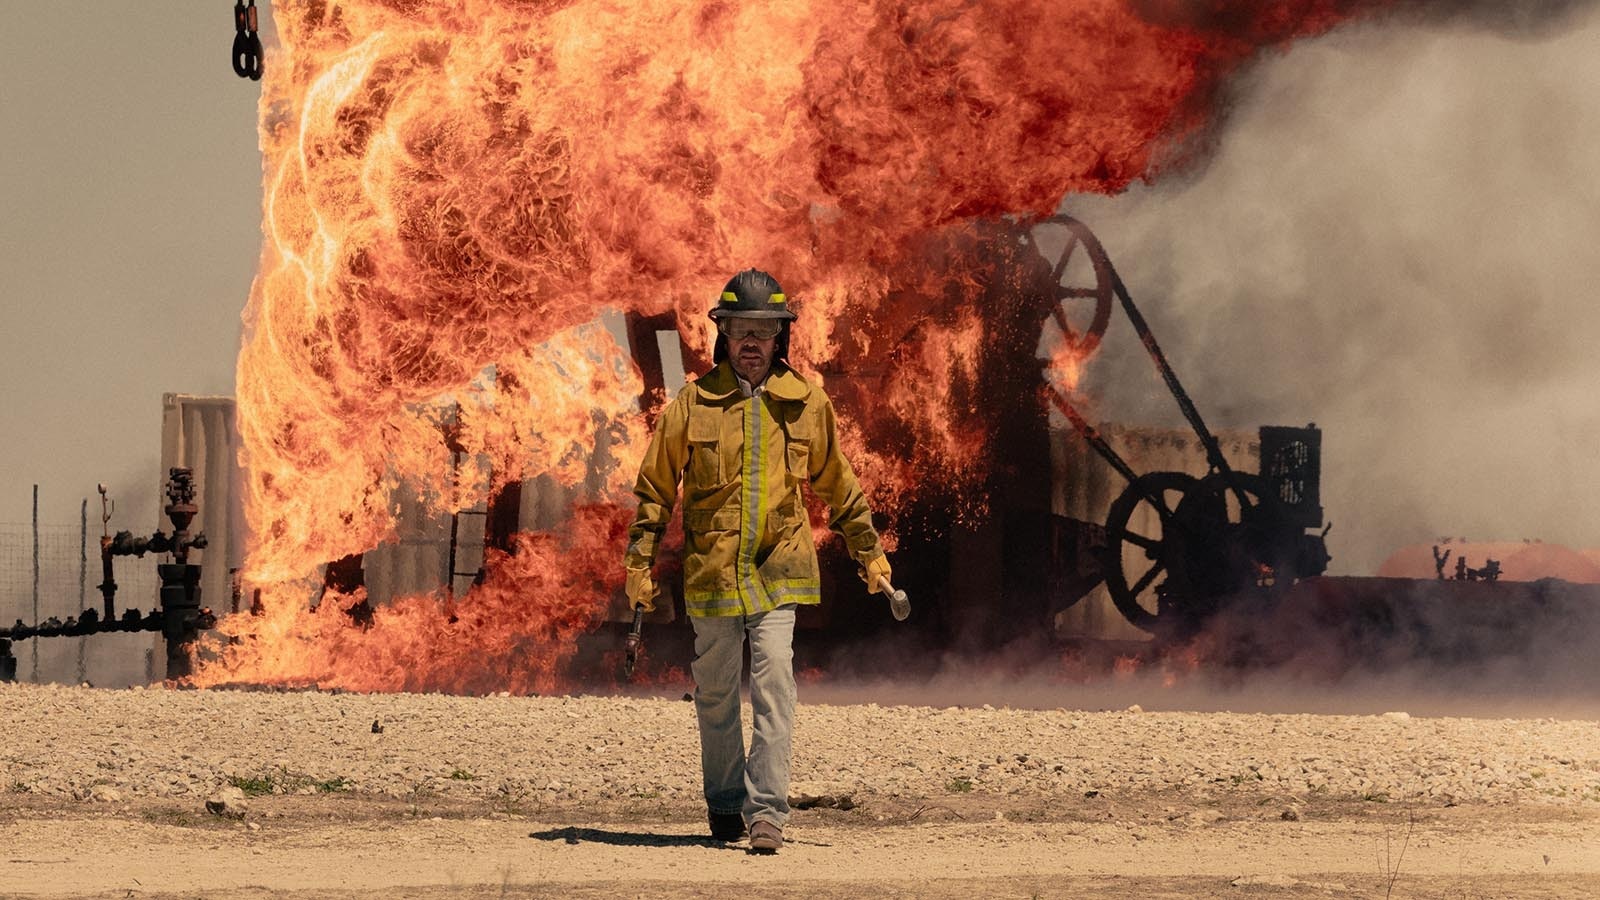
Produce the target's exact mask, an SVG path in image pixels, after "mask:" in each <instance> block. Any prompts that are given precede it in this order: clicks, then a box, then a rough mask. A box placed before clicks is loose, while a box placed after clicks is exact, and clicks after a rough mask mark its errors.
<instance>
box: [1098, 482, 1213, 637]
mask: <svg viewBox="0 0 1600 900" xmlns="http://www.w3.org/2000/svg"><path fill="white" fill-rule="evenodd" d="M1197 484H1199V481H1198V479H1196V478H1194V477H1193V476H1191V475H1185V474H1184V473H1182V472H1151V473H1149V474H1146V475H1141V476H1139V477H1138V478H1136V479H1134V481H1133V482H1132V483H1131V484H1129V485H1128V487H1127V489H1126V490H1124V491H1123V492H1122V494H1121V495H1119V496H1118V497H1117V499H1116V500H1114V501H1112V503H1111V509H1110V511H1109V512H1107V514H1106V546H1107V556H1108V559H1107V560H1106V566H1105V579H1106V590H1107V591H1109V592H1110V594H1111V602H1112V603H1113V604H1115V605H1116V607H1117V612H1120V613H1122V617H1123V618H1125V619H1127V620H1128V621H1129V622H1130V623H1132V624H1133V625H1134V627H1136V628H1140V629H1143V630H1144V631H1149V632H1152V633H1154V632H1157V631H1160V630H1161V628H1162V624H1163V623H1164V622H1167V621H1171V619H1172V618H1174V617H1175V612H1174V609H1175V608H1174V606H1173V602H1172V595H1173V592H1174V589H1175V588H1180V587H1181V581H1182V579H1183V571H1182V570H1183V568H1184V560H1183V559H1182V557H1181V550H1182V542H1181V541H1180V540H1178V539H1177V537H1176V535H1177V534H1178V532H1179V530H1180V526H1179V525H1178V521H1177V515H1178V508H1179V507H1180V506H1181V505H1182V504H1183V500H1184V498H1185V497H1187V496H1188V494H1189V492H1190V491H1192V490H1194V488H1195V486H1196V485H1197ZM1175 577H1176V579H1177V580H1178V582H1179V583H1178V584H1174V583H1173V582H1174V578H1175ZM1179 593H1181V591H1179Z"/></svg>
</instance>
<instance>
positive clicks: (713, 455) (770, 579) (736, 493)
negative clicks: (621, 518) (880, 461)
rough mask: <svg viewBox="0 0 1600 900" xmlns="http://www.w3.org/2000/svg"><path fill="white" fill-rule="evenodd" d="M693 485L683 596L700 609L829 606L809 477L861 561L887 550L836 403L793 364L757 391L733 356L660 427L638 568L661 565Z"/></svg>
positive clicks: (633, 559) (645, 472) (637, 532)
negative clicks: (662, 549)
mask: <svg viewBox="0 0 1600 900" xmlns="http://www.w3.org/2000/svg"><path fill="white" fill-rule="evenodd" d="M680 481H681V483H682V485H683V530H684V557H683V581H684V585H683V599H684V605H685V606H686V607H687V608H688V612H689V614H690V615H692V616H733V615H739V614H747V615H748V614H753V613H758V612H764V611H766V610H769V609H774V608H776V607H777V606H779V605H781V604H784V603H818V602H820V601H821V599H822V592H821V581H820V579H819V578H818V576H817V551H816V547H815V546H814V544H813V543H812V539H811V524H810V522H809V521H808V519H807V516H806V509H805V504H804V503H803V502H802V500H801V496H800V483H801V482H807V483H809V484H810V485H811V489H812V490H813V491H814V492H816V494H817V496H819V497H821V498H822V499H823V500H824V501H825V502H826V503H827V504H828V508H829V510H830V511H831V517H830V521H829V524H830V526H831V527H832V528H833V530H834V531H837V532H839V533H840V534H841V535H842V536H843V537H844V540H845V543H846V544H847V545H848V546H849V548H850V553H851V555H852V556H853V557H855V558H856V560H857V561H859V562H862V563H865V562H866V561H867V560H869V559H872V558H874V557H876V556H878V555H880V554H881V553H882V552H883V551H882V550H881V549H880V548H879V545H878V533H877V531H875V530H874V529H873V527H872V512H871V510H869V509H868V508H867V501H866V497H865V496H864V495H863V494H862V492H861V485H860V484H859V483H858V482H857V481H856V476H855V472H854V471H853V470H852V469H851V468H850V463H849V462H847V461H846V460H845V458H844V456H843V455H841V454H840V452H839V444H838V439H837V435H836V433H835V428H834V416H833V404H832V403H831V402H829V400H828V398H827V396H826V395H825V394H823V392H822V390H821V388H818V387H815V386H813V385H811V384H809V383H808V382H806V380H805V379H803V378H801V377H800V376H799V375H798V374H796V373H795V372H794V370H792V369H790V368H788V367H787V366H785V365H783V364H782V363H777V364H775V365H774V368H773V372H772V374H771V375H769V376H768V377H767V380H766V382H765V383H764V384H763V390H762V391H761V393H760V394H758V395H757V396H755V397H746V396H744V394H743V393H742V392H741V391H740V390H739V385H738V382H737V381H736V380H735V377H734V373H733V369H732V367H731V366H729V365H728V363H726V362H723V363H720V364H718V365H717V367H716V368H715V369H712V370H711V371H710V372H708V373H707V374H706V375H705V376H703V377H701V378H700V379H698V380H697V381H695V382H693V383H691V384H689V385H686V386H685V387H684V389H683V390H682V391H680V392H679V393H678V396H677V397H676V398H675V399H674V400H673V401H672V403H670V404H668V406H667V408H666V410H665V411H663V412H662V414H661V420H660V421H659V422H658V423H656V432H655V435H654V436H653V437H652V438H651V440H650V447H649V449H647V450H646V451H645V455H644V461H643V463H642V464H641V465H640V467H639V480H638V481H637V482H636V483H635V485H634V488H633V492H634V494H635V495H636V496H637V497H638V498H639V512H638V514H637V515H636V516H635V517H634V521H633V527H631V528H630V529H629V530H628V553H627V558H626V564H627V566H628V567H629V568H649V567H650V566H652V565H653V564H654V563H655V558H656V550H657V548H658V547H659V546H660V543H661V535H662V533H663V532H665V531H666V527H667V522H668V520H669V519H671V518H672V506H673V504H674V502H676V500H677V496H678V485H679V483H680Z"/></svg>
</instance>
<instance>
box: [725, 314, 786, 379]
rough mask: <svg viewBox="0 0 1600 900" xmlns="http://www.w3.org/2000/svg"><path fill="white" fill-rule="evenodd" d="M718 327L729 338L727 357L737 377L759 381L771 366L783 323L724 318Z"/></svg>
mask: <svg viewBox="0 0 1600 900" xmlns="http://www.w3.org/2000/svg"><path fill="white" fill-rule="evenodd" d="M719 327H720V328H721V330H722V334H723V336H724V337H726V338H727V339H728V358H729V359H730V360H731V361H732V363H733V370H734V371H735V372H738V373H739V377H740V378H743V379H744V380H745V381H748V382H750V383H751V384H760V383H761V381H762V379H764V378H766V377H767V372H769V371H771V369H772V356H773V353H774V352H775V351H776V349H777V346H778V332H780V331H782V330H783V323H781V322H779V321H778V320H777V319H747V318H743V317H732V318H727V319H723V320H722V322H721V323H720V325H719Z"/></svg>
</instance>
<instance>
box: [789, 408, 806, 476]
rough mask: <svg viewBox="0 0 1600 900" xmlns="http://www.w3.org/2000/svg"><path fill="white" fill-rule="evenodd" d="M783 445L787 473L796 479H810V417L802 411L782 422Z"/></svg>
mask: <svg viewBox="0 0 1600 900" xmlns="http://www.w3.org/2000/svg"><path fill="white" fill-rule="evenodd" d="M784 433H785V447H784V451H785V454H786V455H787V457H788V464H789V475H790V477H792V478H794V479H796V480H798V481H805V482H809V481H810V480H811V436H812V434H813V432H812V429H811V418H810V417H809V416H807V415H805V414H804V412H803V411H802V413H801V414H800V415H799V416H797V417H795V418H794V419H793V420H791V421H788V422H785V423H784Z"/></svg>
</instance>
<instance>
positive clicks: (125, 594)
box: [0, 522, 161, 683]
mask: <svg viewBox="0 0 1600 900" xmlns="http://www.w3.org/2000/svg"><path fill="white" fill-rule="evenodd" d="M159 559H160V558H159V557H158V556H146V557H144V558H143V559H139V558H136V557H118V558H117V560H116V569H115V577H116V582H117V594H116V613H117V615H119V616H120V615H121V614H122V612H123V611H124V610H127V609H140V610H149V609H153V608H155V607H156V606H159V605H160V585H161V581H160V579H159V578H158V577H157V575H156V563H157V562H158V561H159ZM100 582H101V570H100V535H99V534H98V533H93V534H91V533H87V529H86V528H85V527H84V526H83V525H82V524H79V525H42V524H41V525H39V526H38V540H37V543H35V540H34V527H33V525H31V524H29V523H14V522H5V523H0V628H10V627H12V626H13V625H15V624H16V623H18V622H21V623H23V624H27V625H34V624H37V623H39V622H44V621H46V620H48V619H51V618H55V619H61V620H65V619H67V618H69V617H73V616H78V615H80V614H82V612H83V611H84V610H85V609H96V610H102V611H103V608H104V605H105V604H104V601H103V599H102V597H101V594H100V590H99V584H100ZM149 642H150V639H149V638H148V637H138V636H135V635H95V636H93V637H55V638H35V639H32V640H29V641H24V642H19V643H17V644H15V645H13V647H12V653H13V654H15V655H16V657H17V662H18V664H17V678H18V680H20V681H83V680H86V673H88V672H89V670H90V668H91V667H92V668H95V669H99V670H102V671H103V672H104V673H105V674H104V675H103V677H102V680H101V682H97V683H104V682H123V681H136V680H142V675H140V673H141V672H144V671H146V670H148V668H149V665H148V661H147V660H146V659H144V658H143V654H142V653H141V652H138V650H137V649H136V650H135V651H134V656H135V658H133V659H129V660H121V661H119V662H118V664H117V665H114V666H111V667H109V668H108V667H107V666H106V665H103V664H102V663H103V662H106V661H107V658H108V655H122V656H126V655H128V652H129V651H128V648H125V647H122V646H121V645H123V644H131V643H138V644H141V645H143V644H148V643H149Z"/></svg>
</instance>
